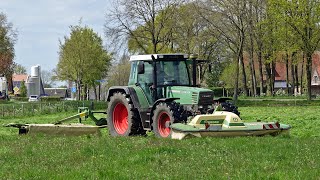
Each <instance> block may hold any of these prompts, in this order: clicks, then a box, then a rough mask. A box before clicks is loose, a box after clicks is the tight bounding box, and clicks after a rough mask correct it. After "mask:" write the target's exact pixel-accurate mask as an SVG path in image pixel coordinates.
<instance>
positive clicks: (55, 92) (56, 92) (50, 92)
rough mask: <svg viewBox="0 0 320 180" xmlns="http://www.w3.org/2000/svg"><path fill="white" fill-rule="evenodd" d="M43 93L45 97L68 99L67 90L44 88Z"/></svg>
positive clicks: (68, 93)
mask: <svg viewBox="0 0 320 180" xmlns="http://www.w3.org/2000/svg"><path fill="white" fill-rule="evenodd" d="M44 92H45V94H46V95H47V96H53V97H60V98H61V99H64V98H69V97H70V92H69V90H68V89H67V88H44Z"/></svg>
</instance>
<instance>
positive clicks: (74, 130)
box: [6, 107, 107, 136]
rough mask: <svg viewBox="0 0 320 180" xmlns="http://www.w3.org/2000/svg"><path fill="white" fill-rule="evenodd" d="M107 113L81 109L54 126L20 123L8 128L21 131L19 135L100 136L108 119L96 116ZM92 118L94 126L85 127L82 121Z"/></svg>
mask: <svg viewBox="0 0 320 180" xmlns="http://www.w3.org/2000/svg"><path fill="white" fill-rule="evenodd" d="M96 113H102V114H106V112H97V111H92V110H90V108H88V107H79V108H78V114H75V115H73V116H69V117H67V118H64V119H61V120H59V121H56V122H54V123H52V124H20V123H10V124H8V125H6V127H15V128H18V129H19V134H48V135H67V136H68V135H70V136H80V135H89V134H94V135H100V128H105V127H107V126H106V125H107V122H106V118H100V119H97V118H96V117H95V116H94V114H96ZM77 118H78V119H79V123H69V124H62V123H65V122H67V121H71V120H74V119H77ZM87 118H90V119H91V120H93V121H94V122H95V124H96V125H95V126H94V125H84V124H82V121H84V120H86V119H87Z"/></svg>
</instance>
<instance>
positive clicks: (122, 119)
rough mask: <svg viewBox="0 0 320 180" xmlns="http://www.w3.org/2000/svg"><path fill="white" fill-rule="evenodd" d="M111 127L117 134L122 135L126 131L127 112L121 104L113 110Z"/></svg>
mask: <svg viewBox="0 0 320 180" xmlns="http://www.w3.org/2000/svg"><path fill="white" fill-rule="evenodd" d="M112 115H113V120H112V121H113V125H114V129H115V130H116V131H117V133H118V134H124V133H125V132H126V131H127V129H128V110H127V108H126V106H124V105H123V104H122V103H118V104H117V105H116V106H115V107H114V110H113V114H112Z"/></svg>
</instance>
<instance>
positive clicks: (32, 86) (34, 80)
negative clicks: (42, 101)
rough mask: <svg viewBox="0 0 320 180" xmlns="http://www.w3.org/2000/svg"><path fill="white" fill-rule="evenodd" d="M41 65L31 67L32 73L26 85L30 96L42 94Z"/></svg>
mask: <svg viewBox="0 0 320 180" xmlns="http://www.w3.org/2000/svg"><path fill="white" fill-rule="evenodd" d="M40 69H41V68H40V65H36V66H32V67H31V75H30V76H29V77H28V79H27V82H26V87H27V89H28V96H31V95H38V96H40V95H41V82H40V78H41V77H40V76H41V74H40Z"/></svg>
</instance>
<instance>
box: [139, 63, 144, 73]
mask: <svg viewBox="0 0 320 180" xmlns="http://www.w3.org/2000/svg"><path fill="white" fill-rule="evenodd" d="M138 74H144V62H139V63H138Z"/></svg>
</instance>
